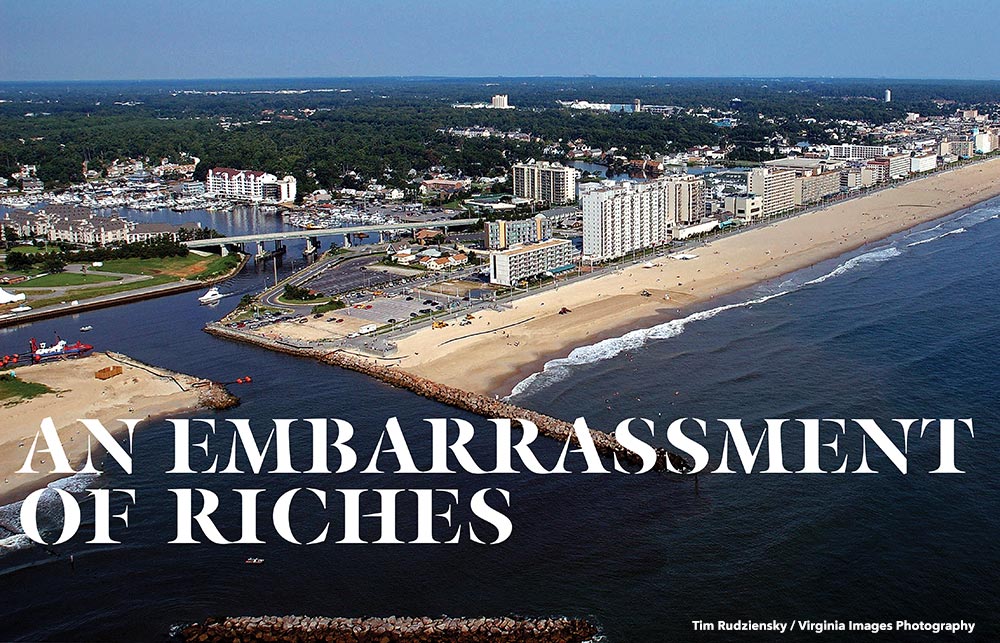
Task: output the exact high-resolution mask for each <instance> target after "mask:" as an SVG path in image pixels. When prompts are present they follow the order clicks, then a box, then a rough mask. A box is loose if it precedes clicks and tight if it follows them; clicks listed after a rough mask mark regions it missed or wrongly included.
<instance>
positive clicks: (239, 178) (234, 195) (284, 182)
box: [205, 167, 296, 203]
mask: <svg viewBox="0 0 1000 643" xmlns="http://www.w3.org/2000/svg"><path fill="white" fill-rule="evenodd" d="M295 183H296V181H295V177H294V176H286V177H284V178H282V179H279V178H278V177H276V176H275V175H273V174H268V173H267V172H260V171H256V170H236V169H233V168H231V167H213V168H212V169H210V170H209V171H208V178H207V179H206V181H205V191H206V192H207V193H209V194H211V195H213V196H217V197H222V198H226V199H233V200H236V201H252V202H260V201H271V202H274V203H290V202H292V201H295Z"/></svg>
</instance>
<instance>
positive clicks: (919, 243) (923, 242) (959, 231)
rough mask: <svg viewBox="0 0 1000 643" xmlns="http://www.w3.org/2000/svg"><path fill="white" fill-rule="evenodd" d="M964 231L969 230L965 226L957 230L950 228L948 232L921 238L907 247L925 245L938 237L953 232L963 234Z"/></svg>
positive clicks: (941, 237)
mask: <svg viewBox="0 0 1000 643" xmlns="http://www.w3.org/2000/svg"><path fill="white" fill-rule="evenodd" d="M963 232H968V231H967V230H966V229H965V228H956V229H955V230H949V231H948V232H944V233H942V234H939V235H937V236H934V237H931V238H929V239H921V240H920V241H914V242H913V243H909V244H907V245H906V247H907V248H912V247H913V246H919V245H923V244H925V243H930V242H931V241H937V240H938V239H943V238H944V237H947V236H950V235H953V234H962V233H963Z"/></svg>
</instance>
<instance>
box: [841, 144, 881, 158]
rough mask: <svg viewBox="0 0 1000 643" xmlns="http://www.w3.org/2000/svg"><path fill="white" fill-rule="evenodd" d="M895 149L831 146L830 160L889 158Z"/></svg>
mask: <svg viewBox="0 0 1000 643" xmlns="http://www.w3.org/2000/svg"><path fill="white" fill-rule="evenodd" d="M892 152H893V149H892V148H891V147H889V146H888V145H850V144H845V145H831V146H830V158H835V159H848V160H851V161H865V160H868V159H873V158H877V157H879V156H888V155H889V154H891V153H892Z"/></svg>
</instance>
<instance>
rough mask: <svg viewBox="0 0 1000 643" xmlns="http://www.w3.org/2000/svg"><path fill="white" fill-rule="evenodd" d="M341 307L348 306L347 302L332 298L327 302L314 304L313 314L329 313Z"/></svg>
mask: <svg viewBox="0 0 1000 643" xmlns="http://www.w3.org/2000/svg"><path fill="white" fill-rule="evenodd" d="M341 308H347V304H345V303H344V302H342V301H340V300H339V299H332V300H330V301H328V302H326V303H325V304H320V305H318V306H313V309H312V314H313V315H317V314H319V313H328V312H330V311H331V310H340V309H341Z"/></svg>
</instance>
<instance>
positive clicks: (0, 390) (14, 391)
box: [0, 375, 52, 404]
mask: <svg viewBox="0 0 1000 643" xmlns="http://www.w3.org/2000/svg"><path fill="white" fill-rule="evenodd" d="M51 390H52V389H50V388H49V387H48V386H45V385H44V384H37V383H35V382H25V381H24V380H19V379H17V378H16V377H11V376H10V375H0V402H2V403H4V404H17V403H18V402H21V401H22V400H30V399H31V398H33V397H35V396H36V395H41V394H42V393H49V392H51Z"/></svg>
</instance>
